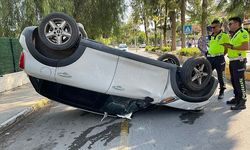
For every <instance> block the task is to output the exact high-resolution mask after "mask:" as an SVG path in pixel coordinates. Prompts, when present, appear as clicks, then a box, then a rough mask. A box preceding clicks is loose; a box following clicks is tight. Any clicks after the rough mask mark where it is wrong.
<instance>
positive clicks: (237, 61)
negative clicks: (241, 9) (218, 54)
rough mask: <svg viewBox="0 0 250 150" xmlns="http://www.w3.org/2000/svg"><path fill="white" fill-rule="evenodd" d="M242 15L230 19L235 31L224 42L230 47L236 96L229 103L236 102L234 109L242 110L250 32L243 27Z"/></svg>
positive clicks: (231, 73)
mask: <svg viewBox="0 0 250 150" xmlns="http://www.w3.org/2000/svg"><path fill="white" fill-rule="evenodd" d="M241 25H242V20H241V18H240V17H232V18H230V19H229V29H230V31H232V32H233V35H232V37H231V40H230V43H227V44H224V47H225V48H228V58H229V61H230V62H229V69H230V75H231V82H232V85H233V88H234V95H235V97H234V98H232V99H231V100H230V101H227V104H234V105H235V106H232V107H231V109H232V110H242V109H245V108H246V105H245V102H246V100H247V99H246V85H245V76H244V72H245V69H246V61H247V60H246V51H247V50H248V42H249V34H248V32H247V31H246V30H245V29H243V28H241Z"/></svg>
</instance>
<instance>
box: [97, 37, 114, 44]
mask: <svg viewBox="0 0 250 150" xmlns="http://www.w3.org/2000/svg"><path fill="white" fill-rule="evenodd" d="M112 40H113V38H112V37H109V38H103V37H99V38H97V39H96V41H99V42H101V43H103V44H105V45H108V44H111V43H112Z"/></svg>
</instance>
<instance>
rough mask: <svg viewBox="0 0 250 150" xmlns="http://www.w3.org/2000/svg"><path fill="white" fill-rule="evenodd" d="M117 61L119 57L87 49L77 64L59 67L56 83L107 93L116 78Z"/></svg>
mask: <svg viewBox="0 0 250 150" xmlns="http://www.w3.org/2000/svg"><path fill="white" fill-rule="evenodd" d="M117 61H118V56H115V55H112V54H109V53H106V52H103V51H99V50H96V49H93V48H90V47H87V48H86V49H85V51H84V53H83V55H82V56H81V57H80V58H79V59H78V60H77V61H76V62H74V63H72V64H70V65H67V66H64V67H57V69H56V81H57V82H58V83H61V84H66V85H70V86H73V87H77V88H82V89H87V90H92V91H96V92H101V93H106V92H107V90H108V88H109V87H110V84H111V81H112V79H113V77H114V74H115V69H116V65H117Z"/></svg>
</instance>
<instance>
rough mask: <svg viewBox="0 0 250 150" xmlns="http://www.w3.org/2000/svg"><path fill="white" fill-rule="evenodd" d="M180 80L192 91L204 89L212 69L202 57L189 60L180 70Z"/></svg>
mask: <svg viewBox="0 0 250 150" xmlns="http://www.w3.org/2000/svg"><path fill="white" fill-rule="evenodd" d="M180 76H181V80H182V82H183V84H184V86H185V87H186V88H188V89H189V90H192V91H199V90H202V89H204V88H205V87H206V86H207V84H208V83H209V81H210V79H211V76H212V67H211V65H210V63H209V61H208V60H207V59H205V58H204V57H199V58H190V59H188V60H187V61H186V62H185V63H184V64H183V66H182V68H181V70H180Z"/></svg>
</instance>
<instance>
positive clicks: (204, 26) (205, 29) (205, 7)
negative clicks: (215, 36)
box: [201, 0, 207, 37]
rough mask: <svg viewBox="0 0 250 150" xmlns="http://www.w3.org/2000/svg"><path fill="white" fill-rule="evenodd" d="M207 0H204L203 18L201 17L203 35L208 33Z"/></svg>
mask: <svg viewBox="0 0 250 150" xmlns="http://www.w3.org/2000/svg"><path fill="white" fill-rule="evenodd" d="M206 20H207V0H202V18H201V34H202V37H205V36H206V35H207V25H206Z"/></svg>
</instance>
